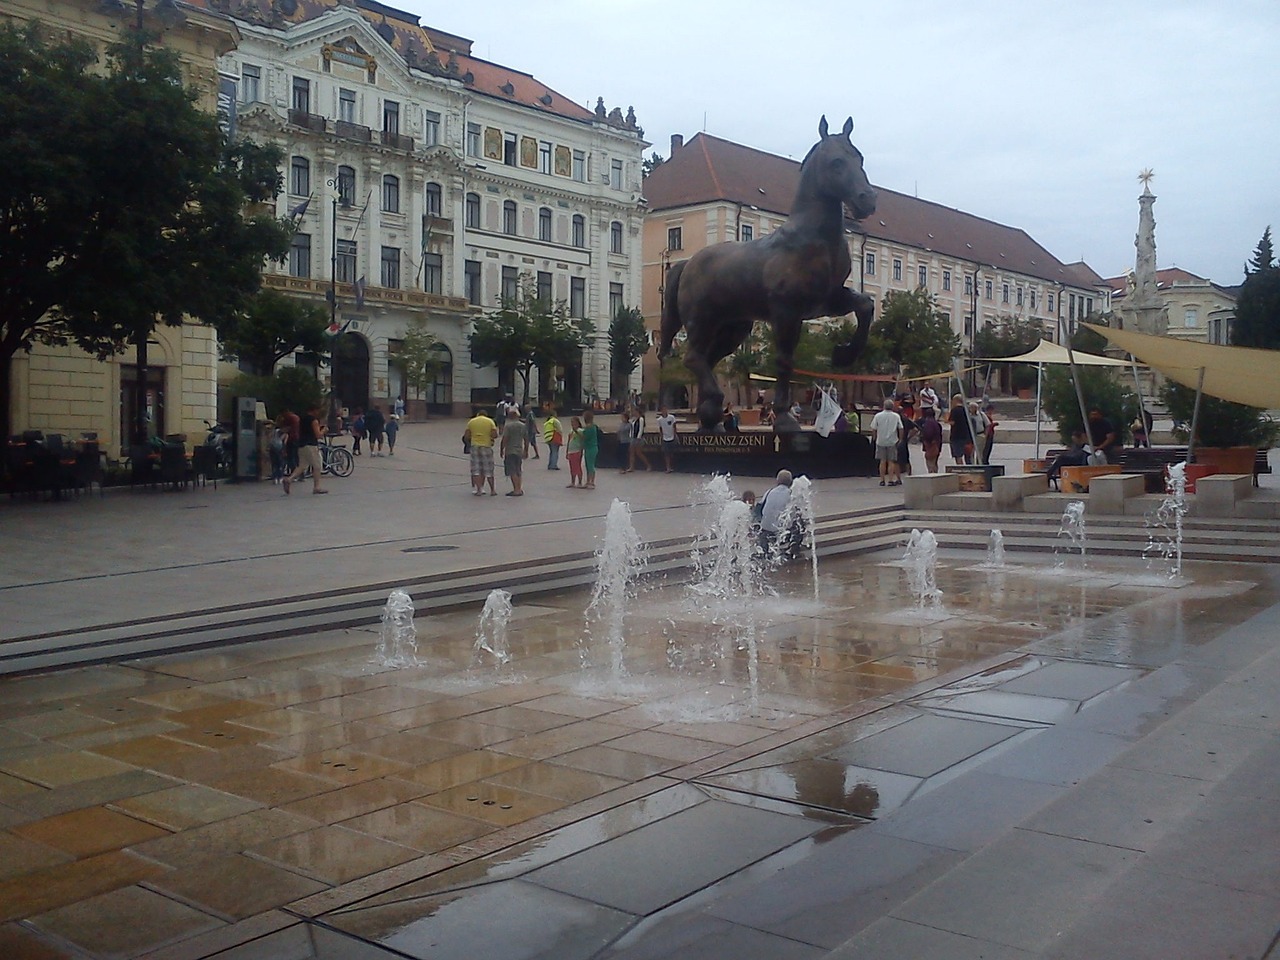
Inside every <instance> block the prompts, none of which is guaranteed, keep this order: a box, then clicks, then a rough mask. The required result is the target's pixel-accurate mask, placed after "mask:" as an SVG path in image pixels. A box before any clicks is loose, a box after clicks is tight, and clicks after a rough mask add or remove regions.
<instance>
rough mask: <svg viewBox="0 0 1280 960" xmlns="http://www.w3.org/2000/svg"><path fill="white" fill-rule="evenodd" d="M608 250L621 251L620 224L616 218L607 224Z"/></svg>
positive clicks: (611, 251)
mask: <svg viewBox="0 0 1280 960" xmlns="http://www.w3.org/2000/svg"><path fill="white" fill-rule="evenodd" d="M609 252H610V253H621V252H622V224H621V223H619V222H618V221H617V220H614V221H613V222H612V223H611V224H609Z"/></svg>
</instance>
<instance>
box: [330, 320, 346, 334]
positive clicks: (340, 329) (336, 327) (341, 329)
mask: <svg viewBox="0 0 1280 960" xmlns="http://www.w3.org/2000/svg"><path fill="white" fill-rule="evenodd" d="M349 326H351V321H350V320H348V321H347V322H346V323H343V324H339V323H338V321H337V320H334V321H333V323H331V324H329V327H328V330H327V331H326V332H327V333H328V334H329V336H331V337H336V336H339V335H340V334H343V333H346V332H347V327H349Z"/></svg>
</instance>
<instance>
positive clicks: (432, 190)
mask: <svg viewBox="0 0 1280 960" xmlns="http://www.w3.org/2000/svg"><path fill="white" fill-rule="evenodd" d="M474 196H475V194H469V195H468V197H467V199H468V202H470V198H471V197H474ZM423 200H424V205H425V206H426V208H427V210H426V212H427V216H429V217H439V216H442V215H443V214H442V212H441V211H443V209H444V191H443V190H441V189H440V184H438V183H428V184H427V188H426V190H425V191H424V193H423ZM479 201H480V198H479V197H476V205H477V206H479ZM467 226H471V224H467Z"/></svg>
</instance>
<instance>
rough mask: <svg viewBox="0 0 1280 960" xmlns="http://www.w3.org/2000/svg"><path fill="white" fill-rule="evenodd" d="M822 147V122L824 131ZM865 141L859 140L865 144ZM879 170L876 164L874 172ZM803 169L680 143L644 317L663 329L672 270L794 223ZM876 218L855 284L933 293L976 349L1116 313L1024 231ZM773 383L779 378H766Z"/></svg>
mask: <svg viewBox="0 0 1280 960" xmlns="http://www.w3.org/2000/svg"><path fill="white" fill-rule="evenodd" d="M814 130H815V139H816V137H817V134H816V131H817V123H816V121H815V124H814ZM855 139H856V135H855ZM868 166H869V167H871V168H872V169H873V170H874V162H870V163H869V164H868ZM799 178H800V164H799V163H798V162H796V161H795V160H790V159H788V158H786V157H780V156H776V155H774V154H770V153H766V152H764V151H761V150H755V149H753V148H751V147H747V146H743V145H742V144H738V143H732V142H731V141H728V140H724V139H721V138H719V137H714V136H711V135H709V134H706V133H699V134H696V135H695V136H694V137H692V138H691V139H690V140H689V142H688V143H685V142H684V138H683V137H681V136H679V135H675V136H673V137H672V138H671V153H670V156H669V158H668V159H667V160H666V161H665V162H663V163H662V164H660V165H659V166H658V167H657V168H656V169H655V170H653V172H652V173H651V174H650V175H649V176H648V177H646V178H645V181H644V194H645V199H646V201H647V202H648V206H649V213H648V216H647V217H646V220H645V227H644V267H643V295H642V309H643V311H644V316H645V322H646V324H647V325H648V326H649V327H650V328H652V329H654V330H656V329H657V328H658V326H659V320H660V318H661V315H662V291H663V278H664V277H665V275H666V271H667V270H668V269H669V268H670V267H671V265H672V264H674V263H678V262H680V261H682V260H687V259H688V258H689V257H692V256H693V255H694V254H695V253H697V252H698V251H699V250H701V249H702V248H703V247H706V246H709V245H711V244H715V243H724V242H732V241H746V240H752V239H755V238H758V237H763V236H765V235H766V234H768V233H770V232H772V231H773V230H776V229H777V228H778V227H780V226H781V225H782V224H783V223H785V222H786V219H787V216H788V214H789V213H790V208H791V201H792V199H793V198H794V196H795V191H796V186H797V184H798V183H799ZM876 189H877V191H878V193H879V202H878V204H877V208H876V212H875V213H874V214H872V215H871V216H870V217H868V218H867V219H866V220H862V221H855V220H852V219H849V220H847V221H846V224H845V227H846V234H847V237H848V242H849V250H850V254H851V257H852V260H853V265H854V266H853V272H852V273H851V275H850V277H849V280H848V281H847V284H848V285H849V286H852V287H856V288H857V289H860V290H862V291H864V292H865V293H867V294H869V295H871V296H872V297H874V298H875V299H876V301H877V303H878V302H879V301H880V300H881V299H882V298H883V297H884V295H885V294H886V293H888V292H889V291H890V290H911V289H916V288H919V287H923V288H924V289H926V290H928V291H929V292H930V293H931V294H933V296H934V297H935V298H936V300H937V303H938V307H939V309H940V310H941V311H942V312H943V313H945V314H946V315H948V316H949V317H950V318H951V325H952V329H953V330H955V332H956V333H958V334H960V337H961V342H962V344H964V345H965V347H966V348H968V347H969V346H970V345H971V344H972V342H973V341H972V336H973V334H974V333H975V332H976V331H977V330H978V329H981V328H982V327H983V326H985V325H987V324H989V323H992V322H994V321H996V320H997V319H1000V318H1004V317H1015V318H1019V319H1024V320H1026V319H1035V320H1039V321H1041V322H1042V323H1043V325H1044V331H1045V333H1044V335H1045V337H1046V338H1048V339H1051V340H1054V341H1057V340H1058V339H1059V336H1060V334H1059V328H1060V322H1065V324H1066V325H1068V326H1073V325H1074V323H1075V322H1076V321H1077V320H1082V319H1084V318H1085V317H1087V316H1089V315H1090V314H1093V313H1102V312H1105V311H1106V310H1107V309H1108V308H1109V305H1108V297H1109V295H1110V287H1108V286H1107V284H1106V283H1105V282H1104V281H1103V280H1102V278H1101V277H1100V276H1099V275H1098V274H1097V273H1095V272H1094V271H1093V270H1092V269H1091V268H1090V267H1089V266H1088V265H1087V264H1084V263H1071V264H1068V263H1063V262H1062V261H1061V260H1059V259H1058V258H1057V257H1055V256H1054V255H1053V254H1052V253H1050V252H1049V251H1048V250H1046V249H1045V248H1044V247H1042V246H1041V245H1040V244H1039V243H1037V242H1036V241H1035V240H1034V239H1032V238H1031V237H1030V236H1029V235H1028V234H1027V233H1026V231H1024V230H1021V229H1019V228H1017V227H1009V226H1005V225H1003V224H999V223H996V222H994V221H992V220H988V219H985V218H983V217H980V216H977V215H975V214H971V213H965V212H964V211H961V210H955V209H952V208H950V207H945V206H943V205H941V204H938V203H933V202H931V201H928V200H922V199H920V198H918V197H911V196H907V195H906V194H902V193H897V192H895V191H893V190H887V189H885V188H883V187H877V188H876ZM764 372H765V373H771V371H764ZM645 384H646V386H645V389H646V392H656V391H657V360H656V357H653V356H650V357H647V358H646V361H645Z"/></svg>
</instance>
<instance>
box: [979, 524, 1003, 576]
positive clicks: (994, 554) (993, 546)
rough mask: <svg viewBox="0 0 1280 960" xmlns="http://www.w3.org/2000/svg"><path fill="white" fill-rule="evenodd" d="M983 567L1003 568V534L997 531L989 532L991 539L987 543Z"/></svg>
mask: <svg viewBox="0 0 1280 960" xmlns="http://www.w3.org/2000/svg"><path fill="white" fill-rule="evenodd" d="M983 566H984V567H1003V566H1004V534H1003V533H1001V532H1000V531H999V530H992V531H991V539H990V540H989V541H988V542H987V559H986V562H984V563H983Z"/></svg>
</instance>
